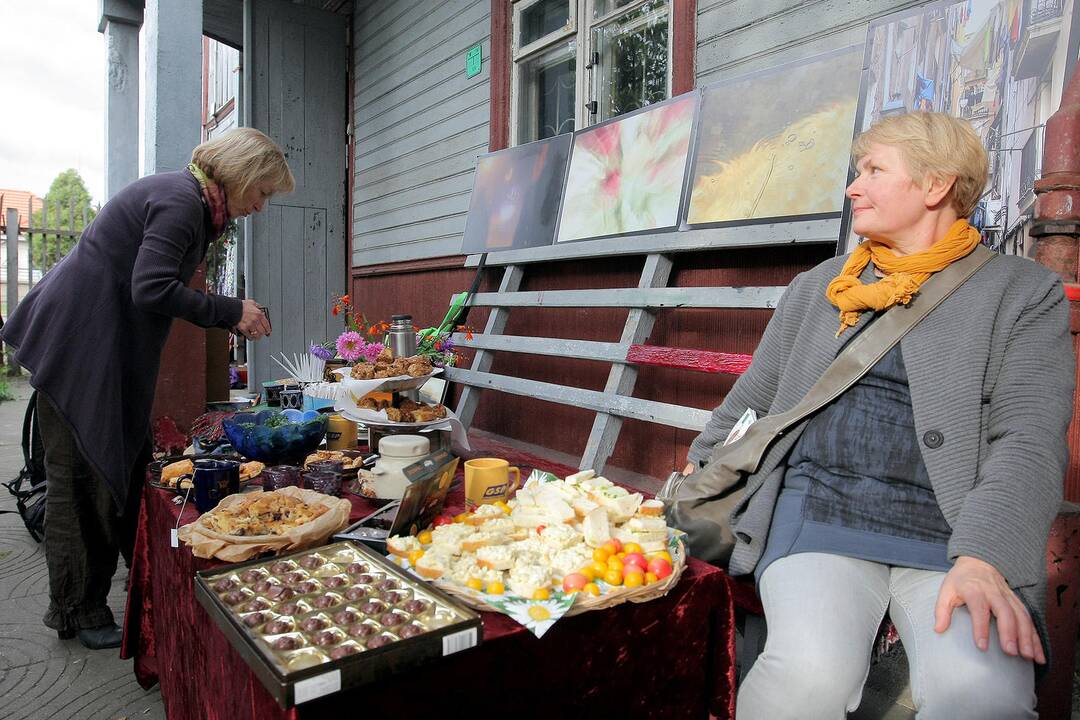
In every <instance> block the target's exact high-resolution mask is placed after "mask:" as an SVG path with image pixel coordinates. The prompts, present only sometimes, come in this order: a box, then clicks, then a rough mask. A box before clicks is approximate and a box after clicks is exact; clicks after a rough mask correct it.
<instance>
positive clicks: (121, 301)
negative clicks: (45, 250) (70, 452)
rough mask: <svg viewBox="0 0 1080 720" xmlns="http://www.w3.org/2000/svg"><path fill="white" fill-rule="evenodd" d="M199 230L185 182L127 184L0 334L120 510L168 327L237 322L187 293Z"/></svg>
mask: <svg viewBox="0 0 1080 720" xmlns="http://www.w3.org/2000/svg"><path fill="white" fill-rule="evenodd" d="M209 223H210V214H209V210H208V209H207V207H206V206H205V205H204V203H203V199H202V193H201V190H200V188H199V184H198V182H197V181H196V180H195V178H193V177H192V176H191V173H190V172H188V171H187V170H179V171H176V172H167V173H161V174H159V175H151V176H148V177H144V178H141V179H139V180H136V181H135V182H133V183H132V184H130V185H128V186H127V187H126V188H124V189H123V190H121V191H120V192H119V193H117V194H116V196H115V197H114V198H113V199H112V200H110V201H109V202H108V203H107V204H106V205H105V207H103V208H102V209H101V212H100V213H99V214H98V216H97V218H96V219H95V220H94V222H92V223H91V224H90V225H89V226H88V227H87V228H86V229H85V230H84V231H83V233H82V237H81V238H80V239H79V242H78V243H77V244H76V245H75V247H74V248H73V249H72V251H71V252H70V253H68V255H67V257H65V258H64V259H63V260H61V261H60V263H58V264H57V265H56V267H54V268H53V269H52V270H50V271H49V272H48V273H47V274H46V275H45V277H44V278H43V279H42V280H41V282H39V283H38V284H37V285H36V286H34V288H33V289H32V290H31V291H30V293H29V294H28V295H27V296H26V298H25V299H23V300H22V302H20V303H19V305H18V306H17V307H16V308H15V312H13V313H11V316H10V317H9V318H8V320H7V323H6V324H5V325H4V328H3V331H2V332H0V337H2V338H3V340H4V342H6V343H7V344H9V345H11V346H13V347H15V348H16V353H15V359H16V360H17V361H18V362H19V364H20V365H22V366H23V367H25V368H26V369H27V370H29V371H30V374H31V379H30V383H31V384H32V385H33V386H34V387H35V388H37V389H38V391H40V392H42V393H44V394H45V396H46V397H48V398H49V400H51V401H52V403H53V405H55V406H56V409H57V410H58V411H59V412H60V414H61V415H62V416H63V417H64V418H65V419H66V420H67V422H68V425H70V426H71V428H72V430H73V431H74V435H75V440H76V442H77V443H78V445H79V448H80V450H82V453H83V455H84V456H85V457H86V459H87V460H88V461H89V462H90V465H91V466H92V467H93V469H94V470H95V471H96V472H97V473H98V474H99V475H100V476H101V477H102V478H104V480H105V481H106V482H107V483H108V485H109V488H110V490H111V491H112V494H113V498H114V500H115V501H116V503H117V505H118V507H119V508H123V507H124V503H125V500H126V498H127V492H128V485H129V482H130V479H131V477H132V471H133V470H134V465H135V462H136V459H137V457H138V455H139V453H140V451H141V450H142V449H143V446H144V443H145V442H146V441H147V439H148V438H149V434H150V410H151V407H152V406H153V402H154V388H155V386H156V384H157V376H158V366H159V363H160V360H161V351H162V348H163V347H164V346H165V340H166V339H167V338H168V335H169V328H170V326H171V325H172V319H173V318H182V319H184V320H187V321H188V322H192V323H194V324H196V325H199V326H200V327H222V328H231V327H233V326H235V325H236V324H237V323H238V322H239V321H240V317H241V313H242V304H241V301H240V300H237V299H236V298H230V297H222V296H218V295H210V294H207V293H203V292H199V291H197V290H193V289H191V288H189V287H187V283H188V282H189V281H190V280H191V277H192V275H194V273H195V269H196V267H197V266H198V265H199V263H200V262H201V261H202V259H203V256H204V255H205V254H206V249H207V244H208V242H207V234H208V232H209V230H210V225H209ZM193 391H194V392H202V388H194V389H193Z"/></svg>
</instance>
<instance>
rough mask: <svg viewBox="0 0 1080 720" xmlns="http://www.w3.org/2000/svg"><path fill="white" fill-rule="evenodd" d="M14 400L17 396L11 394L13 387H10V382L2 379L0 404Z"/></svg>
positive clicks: (0, 382) (0, 380)
mask: <svg viewBox="0 0 1080 720" xmlns="http://www.w3.org/2000/svg"><path fill="white" fill-rule="evenodd" d="M14 399H15V396H14V395H13V394H12V393H11V387H10V386H9V385H8V381H7V380H6V379H4V378H0V402H3V401H4V400H14Z"/></svg>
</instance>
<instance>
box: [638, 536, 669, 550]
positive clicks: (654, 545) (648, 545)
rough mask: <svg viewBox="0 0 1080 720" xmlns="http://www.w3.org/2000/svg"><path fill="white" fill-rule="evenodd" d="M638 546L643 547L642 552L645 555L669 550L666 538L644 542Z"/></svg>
mask: <svg viewBox="0 0 1080 720" xmlns="http://www.w3.org/2000/svg"><path fill="white" fill-rule="evenodd" d="M638 545H640V546H641V552H643V553H654V552H660V551H661V550H667V546H668V545H667V538H666V537H665V538H664V539H663V540H642V541H641V542H639V543H638Z"/></svg>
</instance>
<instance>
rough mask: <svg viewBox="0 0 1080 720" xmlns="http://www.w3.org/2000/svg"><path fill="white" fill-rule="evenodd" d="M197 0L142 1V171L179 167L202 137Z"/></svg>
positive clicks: (200, 7) (199, 2) (200, 9)
mask: <svg viewBox="0 0 1080 720" xmlns="http://www.w3.org/2000/svg"><path fill="white" fill-rule="evenodd" d="M202 14H203V4H202V0H146V9H145V11H144V21H143V29H144V33H145V34H144V37H143V41H144V42H145V43H146V55H145V58H146V69H145V73H144V78H145V86H144V89H145V103H146V105H145V114H144V117H143V133H144V135H143V145H144V153H143V174H144V175H150V174H152V173H158V172H164V171H167V170H179V169H180V168H182V167H185V166H186V165H187V164H188V162H189V160H190V159H191V150H192V148H194V147H195V146H196V145H198V144H199V142H200V141H201V139H202Z"/></svg>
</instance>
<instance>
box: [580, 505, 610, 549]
mask: <svg viewBox="0 0 1080 720" xmlns="http://www.w3.org/2000/svg"><path fill="white" fill-rule="evenodd" d="M581 530H582V532H583V533H584V535H585V542H586V543H587V544H588V545H590V546H591V547H594V548H595V547H600V546H601V545H603V544H604V543H606V542H607V541H608V540H610V539H611V525H610V524H609V523H608V514H607V510H606V509H604V508H602V507H598V508H596V509H595V510H593V511H592V512H590V513H589V514H588V515H586V516H585V520H584V521H583V522H582V523H581Z"/></svg>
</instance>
